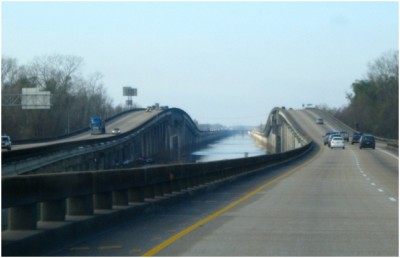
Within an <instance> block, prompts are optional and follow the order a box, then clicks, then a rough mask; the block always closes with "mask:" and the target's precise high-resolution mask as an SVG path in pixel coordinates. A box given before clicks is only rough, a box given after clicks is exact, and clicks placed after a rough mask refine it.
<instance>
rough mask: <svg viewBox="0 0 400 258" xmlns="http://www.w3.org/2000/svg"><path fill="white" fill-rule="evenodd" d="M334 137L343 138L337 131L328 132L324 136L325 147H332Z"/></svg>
mask: <svg viewBox="0 0 400 258" xmlns="http://www.w3.org/2000/svg"><path fill="white" fill-rule="evenodd" d="M332 135H335V136H338V137H339V136H341V135H340V133H339V132H336V131H329V132H326V134H325V136H323V137H324V145H328V146H329V147H330V142H331V140H332V137H331V136H332Z"/></svg>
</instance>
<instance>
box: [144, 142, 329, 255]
mask: <svg viewBox="0 0 400 258" xmlns="http://www.w3.org/2000/svg"><path fill="white" fill-rule="evenodd" d="M321 153H322V148H320V149H319V150H318V152H317V154H316V155H315V156H314V157H312V159H310V160H309V161H307V162H306V163H302V164H300V165H299V166H297V167H294V168H292V169H291V170H289V171H288V172H286V173H284V174H282V175H280V176H278V177H276V178H274V179H272V180H271V181H268V182H267V183H265V184H263V185H261V186H259V187H257V188H256V189H254V190H252V191H251V192H249V193H248V194H246V195H245V196H243V197H241V198H240V199H238V200H236V201H234V202H232V203H231V204H229V205H227V206H225V207H224V208H222V209H221V210H219V211H217V212H215V213H213V214H211V215H210V216H208V217H206V218H205V219H202V220H200V221H198V222H196V223H195V224H193V225H191V226H189V227H188V228H186V229H184V230H182V231H181V232H179V233H177V234H176V235H174V236H172V237H170V238H169V239H167V240H165V241H164V242H163V243H161V244H159V245H157V246H156V247H154V248H152V249H150V250H149V251H147V252H146V253H144V254H143V256H154V255H156V254H157V253H158V252H160V251H161V250H163V249H164V248H166V247H168V246H169V245H171V244H173V243H174V242H175V241H177V240H178V239H180V238H182V237H184V236H185V235H187V234H189V233H190V232H192V231H194V230H195V229H197V228H198V227H201V226H203V225H204V224H206V223H208V222H209V221H211V220H213V219H215V218H217V217H218V216H220V215H222V214H223V213H225V212H227V211H229V210H230V209H232V208H234V207H235V206H237V205H238V204H240V203H242V202H244V201H245V200H247V199H249V198H250V197H252V196H253V195H255V194H257V193H258V192H260V191H261V190H263V189H264V188H266V187H268V186H270V185H272V184H274V183H276V182H277V181H280V180H282V179H284V178H285V177H288V176H289V175H291V174H293V173H294V172H296V171H298V170H300V169H301V168H303V167H305V166H307V165H308V164H309V163H311V162H312V161H314V160H315V159H316V158H318V157H319V156H320V155H321Z"/></svg>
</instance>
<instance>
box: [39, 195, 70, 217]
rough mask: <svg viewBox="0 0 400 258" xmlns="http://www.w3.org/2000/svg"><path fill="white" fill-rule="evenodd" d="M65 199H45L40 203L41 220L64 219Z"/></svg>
mask: <svg viewBox="0 0 400 258" xmlns="http://www.w3.org/2000/svg"><path fill="white" fill-rule="evenodd" d="M65 212H66V207H65V199H61V200H55V201H47V202H43V203H42V204H41V221H64V220H65Z"/></svg>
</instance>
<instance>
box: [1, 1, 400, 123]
mask: <svg viewBox="0 0 400 258" xmlns="http://www.w3.org/2000/svg"><path fill="white" fill-rule="evenodd" d="M1 7H2V10H1V13H2V18H1V29H2V39H1V43H2V45H1V46H2V47H1V52H2V56H5V57H11V58H16V59H17V61H18V64H20V65H22V64H27V63H29V62H31V61H32V60H33V59H34V58H35V57H40V56H44V55H53V54H61V55H74V56H78V57H82V58H83V60H84V65H83V66H82V70H81V71H82V73H83V74H84V75H89V74H92V73H95V72H100V73H101V74H103V79H102V82H103V84H104V87H105V88H106V90H107V93H108V94H109V96H110V97H111V98H112V99H113V101H114V104H115V105H116V104H122V103H124V102H125V99H126V98H125V97H123V96H122V87H123V86H132V87H135V88H137V89H138V96H137V97H134V99H133V101H134V102H135V103H137V104H139V105H141V106H143V107H146V106H148V105H152V104H154V103H156V102H157V103H160V104H161V105H168V106H171V107H178V108H182V109H183V110H185V111H186V112H187V113H188V114H189V115H190V116H191V117H192V118H193V119H196V120H198V121H199V122H200V123H222V124H224V125H241V124H245V125H254V126H256V125H258V124H260V123H264V122H265V120H266V117H267V115H268V114H269V112H270V110H271V109H272V108H273V107H275V106H286V107H292V108H301V107H302V104H307V103H311V104H318V105H321V104H324V105H328V106H330V107H341V106H343V105H345V104H347V100H346V92H351V84H352V83H353V82H354V81H356V80H359V79H363V78H364V77H365V76H366V72H367V69H368V63H371V62H373V61H374V60H375V59H377V58H378V57H380V56H381V55H382V54H384V53H386V52H388V51H392V50H398V46H399V28H398V22H399V17H398V11H399V6H398V3H397V2H393V1H392V2H6V1H3V2H2V6H1Z"/></svg>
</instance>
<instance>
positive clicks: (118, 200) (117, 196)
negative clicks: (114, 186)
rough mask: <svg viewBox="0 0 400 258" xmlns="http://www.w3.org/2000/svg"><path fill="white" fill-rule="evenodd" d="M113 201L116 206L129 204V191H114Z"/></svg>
mask: <svg viewBox="0 0 400 258" xmlns="http://www.w3.org/2000/svg"><path fill="white" fill-rule="evenodd" d="M112 203H113V205H116V206H128V191H126V190H120V191H114V192H113V194H112Z"/></svg>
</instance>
